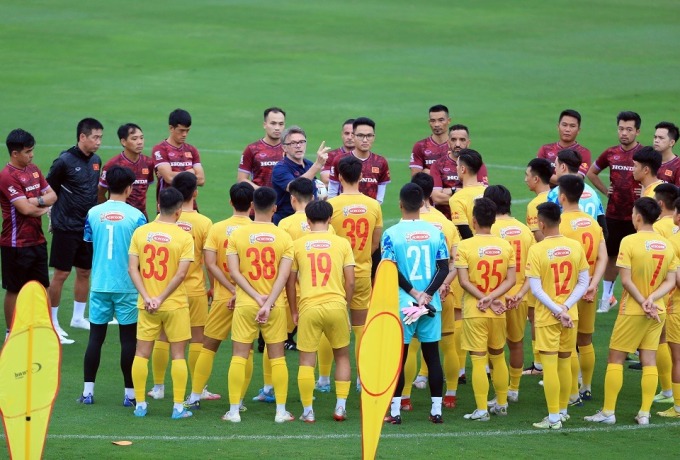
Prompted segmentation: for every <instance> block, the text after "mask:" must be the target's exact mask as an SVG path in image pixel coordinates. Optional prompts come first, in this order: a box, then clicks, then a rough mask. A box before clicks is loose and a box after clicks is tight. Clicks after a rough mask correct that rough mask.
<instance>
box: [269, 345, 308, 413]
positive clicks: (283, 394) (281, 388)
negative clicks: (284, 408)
mask: <svg viewBox="0 0 680 460" xmlns="http://www.w3.org/2000/svg"><path fill="white" fill-rule="evenodd" d="M269 362H271V364H272V384H273V385H274V393H275V395H276V404H286V399H288V365H287V364H286V358H284V357H281V358H274V359H270V360H269ZM311 369H312V382H313V381H314V368H313V367H312V368H311Z"/></svg>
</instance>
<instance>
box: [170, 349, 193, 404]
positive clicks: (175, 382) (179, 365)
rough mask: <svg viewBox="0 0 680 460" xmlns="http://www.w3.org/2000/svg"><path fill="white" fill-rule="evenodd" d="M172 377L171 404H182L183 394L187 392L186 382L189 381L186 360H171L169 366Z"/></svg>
mask: <svg viewBox="0 0 680 460" xmlns="http://www.w3.org/2000/svg"><path fill="white" fill-rule="evenodd" d="M170 375H171V376H172V402H174V403H182V402H184V394H185V393H186V391H187V380H189V370H188V369H187V360H186V359H173V360H172V365H171V366H170Z"/></svg>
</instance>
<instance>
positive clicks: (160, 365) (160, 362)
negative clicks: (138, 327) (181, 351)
mask: <svg viewBox="0 0 680 460" xmlns="http://www.w3.org/2000/svg"><path fill="white" fill-rule="evenodd" d="M169 362H170V344H169V343H168V342H161V341H160V340H156V342H155V343H154V344H153V353H152V354H151V370H152V373H153V384H154V385H163V384H164V383H165V369H167V368H168V363H169Z"/></svg>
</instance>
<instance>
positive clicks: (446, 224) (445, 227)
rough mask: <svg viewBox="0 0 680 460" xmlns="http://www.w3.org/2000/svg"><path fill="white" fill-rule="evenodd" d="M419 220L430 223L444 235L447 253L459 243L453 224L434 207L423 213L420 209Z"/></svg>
mask: <svg viewBox="0 0 680 460" xmlns="http://www.w3.org/2000/svg"><path fill="white" fill-rule="evenodd" d="M420 220H424V221H425V222H429V223H431V224H432V225H434V226H435V227H437V228H438V229H439V230H440V231H441V232H442V233H443V234H444V238H446V245H447V246H448V248H449V251H450V250H451V248H453V247H455V246H457V245H458V243H460V233H458V229H457V228H456V226H455V225H453V222H451V221H450V220H449V219H447V218H446V216H445V215H444V214H442V213H441V211H438V210H437V209H435V208H434V207H430V209H429V211H423V210H422V209H421V210H420ZM451 255H453V252H451Z"/></svg>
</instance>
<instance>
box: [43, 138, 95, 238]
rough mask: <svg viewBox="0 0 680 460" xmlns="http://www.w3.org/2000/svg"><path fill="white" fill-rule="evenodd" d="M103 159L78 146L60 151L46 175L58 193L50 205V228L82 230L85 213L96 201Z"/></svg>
mask: <svg viewBox="0 0 680 460" xmlns="http://www.w3.org/2000/svg"><path fill="white" fill-rule="evenodd" d="M101 166H102V160H101V158H99V156H97V154H92V155H91V156H89V157H88V156H87V155H85V154H84V153H83V152H81V151H80V149H79V148H78V146H77V145H76V146H74V147H71V148H70V149H68V150H67V151H65V152H61V154H60V155H59V157H57V159H55V160H54V162H53V163H52V166H51V167H50V172H49V173H48V174H47V178H46V179H47V182H48V183H49V184H50V187H52V189H53V190H54V191H55V193H56V194H57V197H58V199H57V202H56V203H55V204H54V205H53V206H52V228H53V229H55V230H61V231H71V232H82V231H83V230H84V229H85V219H86V218H87V212H88V211H89V210H90V208H92V207H93V206H95V205H96V204H97V186H98V185H99V172H100V170H101Z"/></svg>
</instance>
